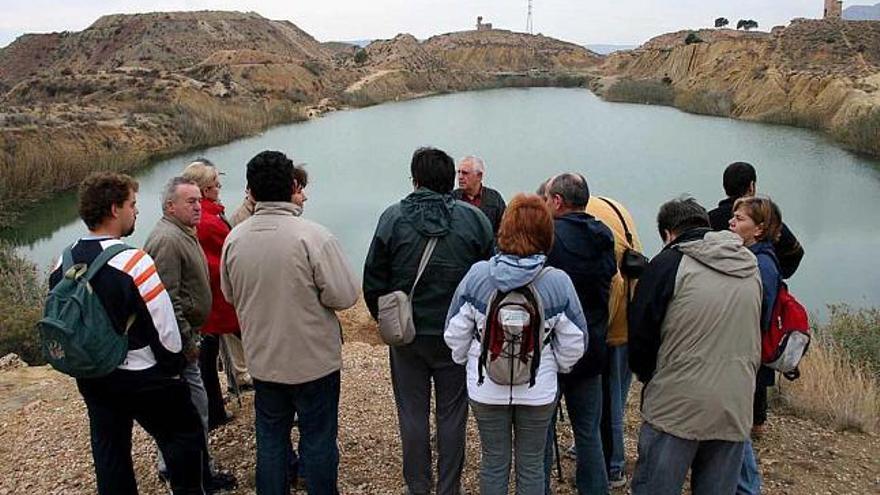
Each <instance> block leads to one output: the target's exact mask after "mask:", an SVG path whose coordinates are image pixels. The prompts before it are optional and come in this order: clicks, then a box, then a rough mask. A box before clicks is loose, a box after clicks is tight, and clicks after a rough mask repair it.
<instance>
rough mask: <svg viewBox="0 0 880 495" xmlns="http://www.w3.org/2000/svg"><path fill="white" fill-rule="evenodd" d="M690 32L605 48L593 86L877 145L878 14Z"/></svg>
mask: <svg viewBox="0 0 880 495" xmlns="http://www.w3.org/2000/svg"><path fill="white" fill-rule="evenodd" d="M689 33H690V32H688V31H682V32H678V33H672V34H668V35H663V36H660V37H658V38H655V39H653V40H651V41H649V42H648V43H646V44H645V45H644V46H642V47H641V48H639V49H637V50H633V51H630V52H622V53H615V54H613V55H611V56H609V57H608V58H607V60H606V61H605V62H604V64H603V66H602V74H603V76H604V77H602V78H601V79H597V80H596V81H594V83H593V87H594V89H595V90H596V91H597V92H599V93H600V94H602V95H604V96H605V97H606V98H607V99H609V100H613V101H631V102H644V103H660V104H668V105H674V106H676V107H679V108H681V109H683V110H686V111H690V112H695V113H704V114H711V115H720V116H727V117H734V118H740V119H746V120H754V121H760V122H770V123H779V124H788V125H795V126H800V127H808V128H813V129H819V130H823V131H825V132H827V133H828V134H830V135H831V136H832V137H834V138H835V139H837V140H839V141H840V142H841V143H843V144H845V145H846V146H848V147H850V148H852V149H855V150H858V151H862V152H866V153H871V154H874V155H878V154H880V106H878V104H880V93H878V89H880V22H876V21H860V22H852V21H847V22H843V21H837V22H829V21H807V20H799V21H794V22H793V23H792V24H791V25H790V26H788V27H784V28H783V27H777V28H774V29H773V31H772V33H745V32H738V31H733V30H703V31H698V32H696V33H695V35H696V37H697V38H698V39H699V40H700V41H698V42H695V43H691V44H687V43H685V40H686V38H687V36H688V34H689Z"/></svg>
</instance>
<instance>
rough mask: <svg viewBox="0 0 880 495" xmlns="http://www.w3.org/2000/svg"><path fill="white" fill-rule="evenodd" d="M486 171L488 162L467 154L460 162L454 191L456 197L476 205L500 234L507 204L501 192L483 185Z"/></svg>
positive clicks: (493, 228)
mask: <svg viewBox="0 0 880 495" xmlns="http://www.w3.org/2000/svg"><path fill="white" fill-rule="evenodd" d="M485 173H486V164H485V163H484V162H483V160H482V158H479V157H476V156H466V157H464V158H462V159H461V161H460V162H458V189H456V190H454V191H452V195H453V196H455V199H460V200H462V201H464V202H466V203H470V204H471V205H473V206H476V207H477V208H479V209H480V211H482V212H483V213H485V214H486V218H488V219H489V223H490V224H492V232H494V233H495V234H496V235H497V234H498V227H500V226H501V216H502V215H504V210H505V209H506V208H507V204H505V203H504V198H502V197H501V193H499V192H498V191H496V190H495V189H492V188H490V187H486V186H484V185H483V174H485Z"/></svg>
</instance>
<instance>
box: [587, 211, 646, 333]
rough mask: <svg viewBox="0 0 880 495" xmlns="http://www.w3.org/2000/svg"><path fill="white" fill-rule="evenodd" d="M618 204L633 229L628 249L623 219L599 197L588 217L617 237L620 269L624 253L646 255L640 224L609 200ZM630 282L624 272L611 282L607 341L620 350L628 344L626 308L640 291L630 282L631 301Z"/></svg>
mask: <svg viewBox="0 0 880 495" xmlns="http://www.w3.org/2000/svg"><path fill="white" fill-rule="evenodd" d="M605 199H608V200H609V201H611V202H612V203H614V206H616V207H617V209H618V210H620V213H621V214H622V215H623V218H624V219H625V220H626V225H627V227H629V233H630V234H631V235H632V239H633V245H632V246H627V243H626V231H625V230H624V228H623V224H622V223H621V222H620V217H619V216H617V213H615V212H614V209H613V208H611V206H609V205H608V203H606V202H605V201H603V200H602V199H599V198H597V197H595V196H591V197H590V202H589V203H587V213H588V214H590V215H593V216H594V217H596V219H597V220H599V221H600V222H602V223H604V224H605V225H606V226H607V227H608V228H609V229H611V232H612V233H613V234H614V259H615V262H616V263H617V266H620V260H621V258H622V257H623V251H624V249H626V248H627V247H630V248H632V249H635V250H636V251H639V252H642V243H641V241H639V235H638V234H637V233H636V224H635V222H634V221H633V219H632V216H630V214H629V212H628V211H626V208H624V207H623V205H621V204H620V203H618V202H617V201H615V200H613V199H611V198H605ZM626 282H627V280H626V279H624V277H623V276H622V275H621V274H620V271H618V272H617V273H615V274H614V278H612V279H611V295H610V297H609V300H608V317H609V322H608V334H607V336H606V337H605V341H606V342H607V343H608V345H609V346H619V345H624V344H626V341H627V324H626V307H627V305H628V301H629V299H630V297H632V294H633V293H634V292H635V289H636V281H635V280H629V297H627V294H626V292H627V283H626Z"/></svg>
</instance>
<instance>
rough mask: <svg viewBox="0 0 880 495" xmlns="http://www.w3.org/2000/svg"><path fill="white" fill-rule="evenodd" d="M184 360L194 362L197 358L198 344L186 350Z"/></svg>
mask: <svg viewBox="0 0 880 495" xmlns="http://www.w3.org/2000/svg"><path fill="white" fill-rule="evenodd" d="M186 360H187V361H188V362H190V363H194V362H196V361H198V360H199V348H198V346H196V347H193V348H192V349H190V350H188V351H186Z"/></svg>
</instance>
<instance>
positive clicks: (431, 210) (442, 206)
mask: <svg viewBox="0 0 880 495" xmlns="http://www.w3.org/2000/svg"><path fill="white" fill-rule="evenodd" d="M454 206H455V198H454V197H453V196H452V195H451V194H440V193H438V192H434V191H432V190H430V189H427V188H424V187H421V188H419V189H417V190H416V191H415V192H413V193H411V194H410V195H409V196H407V197H405V198H403V201H401V202H400V208H401V212H402V214H403V217H404V218H405V219H407V220H408V221H409V222H410V223H412V225H413V227H414V228H415V229H416V231H417V232H418V233H419V234H421V235H424V236H428V237H439V236H443V235H446V233H447V232H448V231H449V225H450V223H451V220H452V208H453V207H454Z"/></svg>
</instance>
